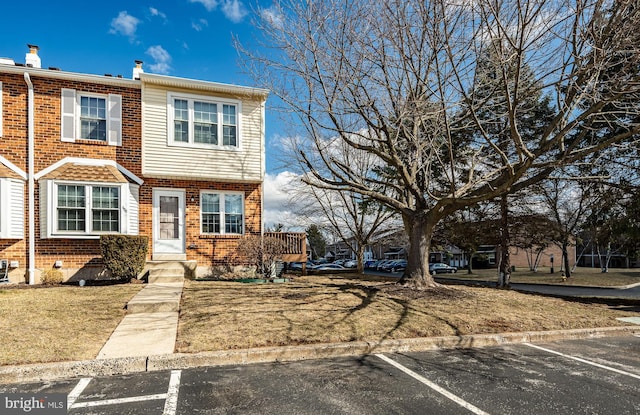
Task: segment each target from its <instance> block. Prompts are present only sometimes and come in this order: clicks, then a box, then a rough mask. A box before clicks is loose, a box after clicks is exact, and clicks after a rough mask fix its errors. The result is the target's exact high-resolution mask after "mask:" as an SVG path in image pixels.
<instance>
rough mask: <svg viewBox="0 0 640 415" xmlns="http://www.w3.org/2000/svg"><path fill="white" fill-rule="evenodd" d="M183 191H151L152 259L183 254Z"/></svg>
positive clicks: (168, 257)
mask: <svg viewBox="0 0 640 415" xmlns="http://www.w3.org/2000/svg"><path fill="white" fill-rule="evenodd" d="M184 203H185V201H184V190H168V189H153V257H154V259H156V258H157V259H161V258H159V257H160V256H162V255H165V256H167V258H166V259H180V258H178V257H174V258H170V257H171V256H172V255H175V256H180V257H181V256H184V254H185V243H184V240H185V232H184V231H185V230H184V223H185V216H184V214H185V205H184Z"/></svg>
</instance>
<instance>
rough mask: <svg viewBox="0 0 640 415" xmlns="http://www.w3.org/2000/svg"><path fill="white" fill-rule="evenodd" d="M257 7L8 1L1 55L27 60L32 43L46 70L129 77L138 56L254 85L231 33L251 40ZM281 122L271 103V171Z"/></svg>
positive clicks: (236, 0) (209, 1)
mask: <svg viewBox="0 0 640 415" xmlns="http://www.w3.org/2000/svg"><path fill="white" fill-rule="evenodd" d="M260 5H261V7H265V8H268V7H269V6H270V5H271V4H270V1H269V0H265V1H261V2H260ZM255 6H256V4H255V2H254V0H249V1H241V0H175V1H166V0H151V1H149V2H147V1H144V0H143V1H122V0H114V1H110V2H105V3H101V2H93V3H92V2H87V1H86V0H85V1H55V0H33V1H28V2H25V3H22V2H21V1H16V0H9V1H7V2H5V3H4V4H3V7H2V24H1V25H0V39H2V41H1V42H0V57H5V58H10V59H13V60H14V61H16V62H24V57H25V54H26V53H27V52H28V48H27V46H26V45H27V44H34V45H38V46H39V47H40V51H39V56H40V58H41V60H42V67H43V68H47V67H57V68H60V69H61V70H63V71H69V72H80V73H89V74H97V75H104V74H111V75H113V76H115V75H118V74H121V75H122V76H124V77H131V72H132V69H133V67H134V61H135V60H142V61H144V64H143V68H144V70H145V72H150V73H157V74H165V75H171V76H179V77H185V78H192V79H201V80H206V81H215V82H224V83H232V84H240V85H249V86H253V85H254V82H253V81H252V80H251V79H250V78H249V77H248V76H247V75H245V74H243V73H242V68H241V65H240V64H239V62H238V55H237V53H236V51H235V49H234V47H233V44H232V38H233V35H236V36H238V37H239V38H240V40H241V41H243V39H246V40H250V39H251V38H252V36H253V34H252V27H251V24H250V22H251V19H252V15H253V14H254V10H255ZM271 100H273V97H272V98H271ZM277 124H278V122H277V117H275V116H274V115H273V114H271V113H270V112H269V102H267V120H266V130H267V156H266V159H267V171H268V172H269V171H272V170H274V169H275V160H274V158H273V157H270V152H271V151H270V150H271V146H270V145H269V143H270V142H271V141H272V139H273V137H275V136H277V135H278V133H279V132H278V131H277V130H276V126H277Z"/></svg>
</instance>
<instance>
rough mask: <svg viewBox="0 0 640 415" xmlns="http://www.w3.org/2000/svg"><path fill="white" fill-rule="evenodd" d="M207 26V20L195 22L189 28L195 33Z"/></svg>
mask: <svg viewBox="0 0 640 415" xmlns="http://www.w3.org/2000/svg"><path fill="white" fill-rule="evenodd" d="M207 26H209V22H208V21H207V19H199V20H198V21H197V22H191V27H192V28H193V29H194V30H195V31H196V32H200V31H202V29H203V28H205V27H207Z"/></svg>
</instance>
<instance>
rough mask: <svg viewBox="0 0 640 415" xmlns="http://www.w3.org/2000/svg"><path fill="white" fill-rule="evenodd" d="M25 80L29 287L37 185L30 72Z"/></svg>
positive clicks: (33, 264) (33, 252) (34, 256)
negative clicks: (26, 100)
mask: <svg viewBox="0 0 640 415" xmlns="http://www.w3.org/2000/svg"><path fill="white" fill-rule="evenodd" d="M24 80H25V82H26V83H27V86H28V88H29V95H28V126H27V130H28V142H29V145H28V152H27V160H28V162H29V164H28V167H27V177H28V193H29V201H28V203H29V213H28V215H29V219H28V221H29V254H28V258H27V262H28V270H29V271H28V275H29V285H34V284H35V283H36V282H35V258H36V241H35V234H36V232H35V229H34V228H35V225H36V220H35V217H36V216H35V206H34V199H35V197H34V194H35V183H34V160H33V158H34V155H35V136H34V111H35V106H34V94H33V83H32V82H31V77H30V76H29V73H28V72H25V73H24Z"/></svg>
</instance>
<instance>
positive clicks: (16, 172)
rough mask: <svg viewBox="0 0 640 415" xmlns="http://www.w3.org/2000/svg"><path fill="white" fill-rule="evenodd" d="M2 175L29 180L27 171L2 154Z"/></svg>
mask: <svg viewBox="0 0 640 415" xmlns="http://www.w3.org/2000/svg"><path fill="white" fill-rule="evenodd" d="M0 177H1V178H8V179H22V180H27V173H25V172H24V171H23V170H22V169H21V168H20V167H18V166H16V165H15V164H13V163H12V162H10V161H9V160H7V159H6V158H4V157H2V156H0Z"/></svg>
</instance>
